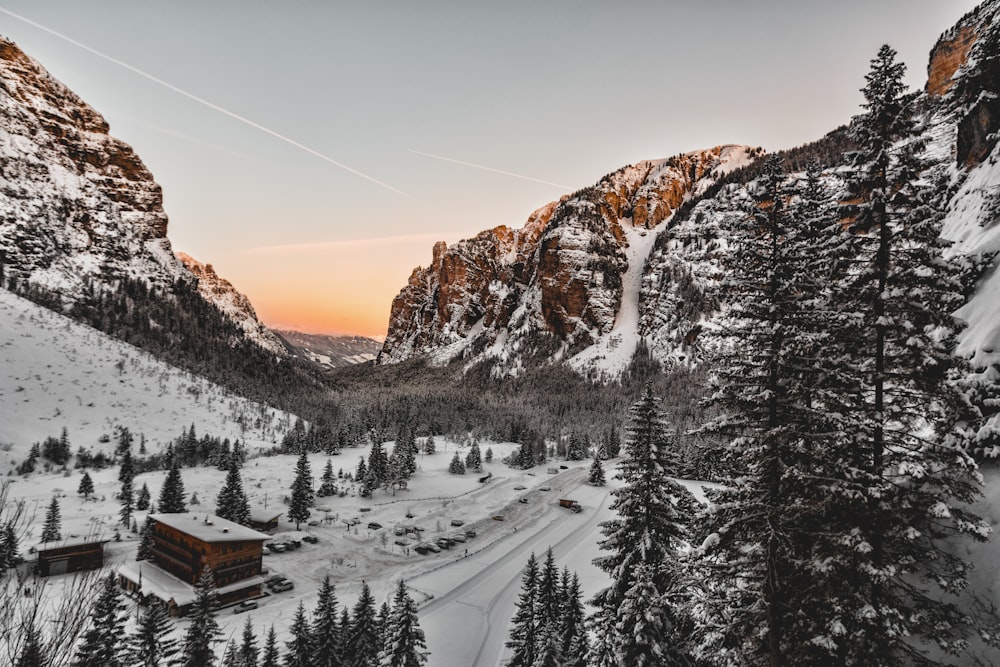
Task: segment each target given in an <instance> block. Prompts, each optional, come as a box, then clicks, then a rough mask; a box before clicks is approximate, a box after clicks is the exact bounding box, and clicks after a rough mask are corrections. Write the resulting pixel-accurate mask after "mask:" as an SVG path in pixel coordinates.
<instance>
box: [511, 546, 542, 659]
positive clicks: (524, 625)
mask: <svg viewBox="0 0 1000 667" xmlns="http://www.w3.org/2000/svg"><path fill="white" fill-rule="evenodd" d="M538 580H539V572H538V561H537V560H535V554H534V553H532V554H531V555H530V556H529V557H528V562H527V564H526V565H525V566H524V573H523V574H522V575H521V593H520V594H519V595H518V598H517V609H516V611H515V612H514V617H513V618H512V619H511V622H510V624H511V629H510V638H509V639H508V640H507V648H509V649H510V650H511V653H512V654H511V657H510V660H508V662H507V667H533V665H534V664H535V658H536V656H537V655H538V642H539V637H538V626H537V624H536V619H537V618H538V614H537V611H536V607H537V601H538Z"/></svg>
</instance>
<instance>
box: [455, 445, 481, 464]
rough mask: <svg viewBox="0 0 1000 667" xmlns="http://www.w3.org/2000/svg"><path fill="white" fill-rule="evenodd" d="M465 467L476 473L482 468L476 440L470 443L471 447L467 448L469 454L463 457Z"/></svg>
mask: <svg viewBox="0 0 1000 667" xmlns="http://www.w3.org/2000/svg"><path fill="white" fill-rule="evenodd" d="M456 454H457V452H456ZM465 467H466V468H468V469H469V470H476V471H479V470H482V468H483V456H482V453H481V452H480V451H479V442H477V441H476V440H473V441H472V447H470V448H469V453H468V454H466V455H465Z"/></svg>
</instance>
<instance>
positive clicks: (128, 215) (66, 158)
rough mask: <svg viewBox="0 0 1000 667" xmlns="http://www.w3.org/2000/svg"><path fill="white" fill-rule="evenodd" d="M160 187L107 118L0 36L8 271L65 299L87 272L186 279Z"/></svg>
mask: <svg viewBox="0 0 1000 667" xmlns="http://www.w3.org/2000/svg"><path fill="white" fill-rule="evenodd" d="M166 234H167V216H166V214H165V213H164V212H163V206H162V194H161V191H160V186H159V185H158V184H157V183H156V182H155V181H154V180H153V176H152V174H150V172H149V170H147V169H146V167H145V166H144V165H143V163H142V161H141V160H140V159H139V158H138V156H136V154H135V153H134V152H133V151H132V149H131V148H130V147H129V146H128V145H126V144H125V143H123V142H121V141H119V140H118V139H115V138H114V137H112V136H110V135H109V134H108V124H107V122H106V121H105V120H104V118H103V117H101V115H100V114H98V113H97V112H96V111H94V110H93V109H91V108H90V107H89V106H87V105H86V104H85V103H84V102H83V101H82V100H80V98H78V97H77V96H76V95H74V94H73V93H72V92H71V91H70V90H69V89H67V88H66V87H65V86H63V85H62V84H61V83H59V82H58V81H56V80H55V79H53V78H52V77H51V76H49V74H48V73H47V72H46V71H45V70H44V69H43V68H42V67H41V66H40V65H39V64H38V63H36V62H35V61H34V60H32V59H31V58H29V57H27V56H26V55H25V54H24V53H22V52H21V51H20V49H18V48H17V46H15V45H14V44H13V43H11V42H8V41H5V40H3V39H0V252H2V253H3V255H4V264H5V268H6V271H7V272H8V275H15V276H17V277H18V278H19V279H22V280H27V281H28V282H30V283H34V284H38V285H41V286H44V287H47V288H49V289H53V290H55V291H57V292H59V293H60V294H61V295H63V296H64V298H66V299H69V300H71V299H72V295H73V294H74V293H75V292H76V291H78V290H79V288H80V287H81V285H82V283H83V282H84V281H85V280H93V281H97V282H109V281H113V280H115V279H118V278H120V277H123V276H145V277H148V278H149V279H150V280H151V281H152V282H155V283H158V284H169V283H171V282H173V281H174V280H176V279H178V278H185V277H186V276H187V272H186V271H185V270H184V268H183V266H181V264H180V262H178V261H177V260H176V259H175V258H174V256H173V253H172V252H171V248H170V242H169V241H168V240H167V236H166Z"/></svg>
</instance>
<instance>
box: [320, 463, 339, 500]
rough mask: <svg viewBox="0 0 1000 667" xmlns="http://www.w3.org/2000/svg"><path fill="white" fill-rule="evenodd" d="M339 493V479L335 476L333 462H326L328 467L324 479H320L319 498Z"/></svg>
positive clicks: (324, 472) (325, 469)
mask: <svg viewBox="0 0 1000 667" xmlns="http://www.w3.org/2000/svg"><path fill="white" fill-rule="evenodd" d="M336 492H337V478H336V477H335V476H334V474H333V461H331V460H330V459H327V460H326V467H325V468H323V477H321V478H320V484H319V489H318V490H317V491H316V495H317V496H321V497H325V496H332V495H334V494H336Z"/></svg>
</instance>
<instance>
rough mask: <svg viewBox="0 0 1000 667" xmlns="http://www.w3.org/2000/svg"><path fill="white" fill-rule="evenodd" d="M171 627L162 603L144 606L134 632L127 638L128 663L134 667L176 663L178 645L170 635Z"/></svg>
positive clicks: (154, 666) (158, 666) (171, 623)
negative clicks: (144, 610) (143, 612)
mask: <svg viewBox="0 0 1000 667" xmlns="http://www.w3.org/2000/svg"><path fill="white" fill-rule="evenodd" d="M173 629H174V628H173V622H172V621H171V620H170V617H169V616H167V613H166V611H164V608H163V606H162V605H159V604H152V605H149V606H148V607H146V613H145V614H143V615H142V618H141V619H140V620H139V624H138V626H137V627H136V629H135V632H133V633H132V634H131V635H130V636H129V638H128V647H127V649H126V650H127V654H128V664H129V665H134V666H136V667H160V666H161V665H163V666H166V665H175V664H177V660H178V654H179V652H180V647H179V645H178V642H177V640H176V639H174V638H173V637H171V634H172V632H173Z"/></svg>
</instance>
